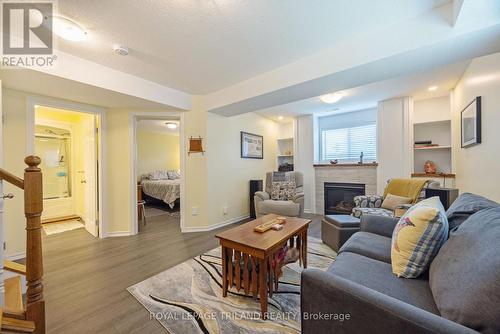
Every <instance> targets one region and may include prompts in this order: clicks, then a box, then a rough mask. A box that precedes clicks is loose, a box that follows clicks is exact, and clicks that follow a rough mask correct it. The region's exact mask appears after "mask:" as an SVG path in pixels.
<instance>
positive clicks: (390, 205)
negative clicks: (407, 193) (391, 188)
mask: <svg viewBox="0 0 500 334" xmlns="http://www.w3.org/2000/svg"><path fill="white" fill-rule="evenodd" d="M411 202H413V200H412V199H411V198H409V197H402V196H396V195H393V194H387V196H385V198H384V201H383V202H382V208H384V209H387V210H391V211H394V210H396V207H397V206H399V205H403V204H411Z"/></svg>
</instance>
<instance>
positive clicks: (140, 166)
mask: <svg viewBox="0 0 500 334" xmlns="http://www.w3.org/2000/svg"><path fill="white" fill-rule="evenodd" d="M136 133H137V178H138V179H139V180H140V177H141V175H145V174H147V173H150V172H153V171H155V170H177V169H180V146H179V145H180V142H179V136H176V135H173V134H168V133H161V132H158V131H151V130H148V129H143V128H140V127H139V128H138V129H137V132H136Z"/></svg>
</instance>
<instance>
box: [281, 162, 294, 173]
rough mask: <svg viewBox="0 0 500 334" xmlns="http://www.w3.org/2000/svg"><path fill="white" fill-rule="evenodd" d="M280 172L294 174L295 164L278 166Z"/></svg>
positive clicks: (286, 163)
mask: <svg viewBox="0 0 500 334" xmlns="http://www.w3.org/2000/svg"><path fill="white" fill-rule="evenodd" d="M278 171H279V172H293V164H289V163H288V162H285V163H282V164H281V165H279V166H278Z"/></svg>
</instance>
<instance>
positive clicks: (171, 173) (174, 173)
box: [167, 170, 181, 180]
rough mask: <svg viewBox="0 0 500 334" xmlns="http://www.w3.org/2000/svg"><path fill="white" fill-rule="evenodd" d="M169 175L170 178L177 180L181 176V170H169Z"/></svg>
mask: <svg viewBox="0 0 500 334" xmlns="http://www.w3.org/2000/svg"><path fill="white" fill-rule="evenodd" d="M167 175H168V178H169V179H170V180H177V179H180V178H181V175H180V173H179V172H177V171H175V170H169V171H168V172H167Z"/></svg>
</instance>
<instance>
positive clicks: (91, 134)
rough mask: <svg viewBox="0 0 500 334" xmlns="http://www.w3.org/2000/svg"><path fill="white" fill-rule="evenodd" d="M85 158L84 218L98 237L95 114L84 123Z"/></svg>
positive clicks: (86, 227)
mask: <svg viewBox="0 0 500 334" xmlns="http://www.w3.org/2000/svg"><path fill="white" fill-rule="evenodd" d="M82 132H83V150H82V151H83V159H84V163H83V165H84V172H83V177H82V181H81V182H82V183H84V194H83V201H84V206H83V215H84V217H83V220H84V221H85V229H87V231H88V232H89V233H90V234H92V235H93V236H95V237H97V236H98V235H99V230H98V221H97V152H96V151H97V150H96V126H95V116H93V117H91V119H90V120H88V121H85V124H84V125H83V131H82Z"/></svg>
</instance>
